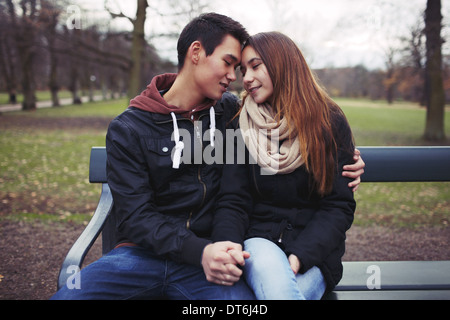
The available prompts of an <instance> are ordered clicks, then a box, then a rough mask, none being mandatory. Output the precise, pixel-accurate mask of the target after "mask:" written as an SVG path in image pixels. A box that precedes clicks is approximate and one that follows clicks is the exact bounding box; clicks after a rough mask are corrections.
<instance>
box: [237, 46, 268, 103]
mask: <svg viewBox="0 0 450 320" xmlns="http://www.w3.org/2000/svg"><path fill="white" fill-rule="evenodd" d="M241 71H242V75H243V80H244V89H245V90H246V91H247V92H248V93H249V94H250V95H251V96H252V97H253V100H255V102H256V103H264V102H266V101H270V100H271V97H272V95H273V84H272V79H270V76H269V72H268V71H267V68H266V65H265V64H264V63H263V61H262V59H261V57H260V56H259V55H258V54H257V53H256V51H255V50H254V49H253V48H252V47H250V46H247V47H246V48H245V49H244V51H242V62H241Z"/></svg>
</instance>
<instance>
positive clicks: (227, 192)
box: [213, 32, 356, 299]
mask: <svg viewBox="0 0 450 320" xmlns="http://www.w3.org/2000/svg"><path fill="white" fill-rule="evenodd" d="M241 70H242V73H243V80H244V88H245V90H246V93H245V95H244V98H243V106H242V109H241V111H240V115H239V127H240V130H241V132H242V136H243V138H244V142H245V146H246V150H247V152H248V153H249V156H250V159H251V161H249V162H250V163H253V164H247V165H226V166H225V169H224V174H223V180H222V184H221V192H220V198H219V201H218V204H217V211H216V215H215V223H214V232H213V240H214V241H220V240H231V241H233V242H236V243H244V247H245V251H246V252H248V253H250V258H249V259H247V260H246V262H245V266H244V275H245V277H246V280H247V283H248V284H249V285H250V286H251V288H252V289H253V291H254V293H255V295H256V297H257V298H258V299H320V298H321V297H322V296H323V294H324V293H325V292H326V291H329V290H332V289H333V288H334V287H335V285H336V284H337V283H338V282H339V280H340V279H341V277H342V263H341V257H342V256H343V254H344V252H345V243H344V242H345V233H346V231H347V230H348V229H349V228H350V226H351V224H352V222H353V214H354V210H355V206H356V204H355V201H354V198H353V191H352V190H351V188H349V182H350V179H349V178H346V177H344V176H343V175H342V168H343V167H344V165H346V164H350V163H353V162H354V160H353V154H354V150H355V146H354V142H353V136H352V132H351V130H350V127H349V124H348V122H347V120H346V118H345V115H344V113H343V112H342V110H341V109H340V108H339V107H338V106H337V105H336V104H335V103H334V102H333V101H332V100H331V99H330V97H329V96H328V95H327V94H326V92H325V91H324V90H323V89H322V88H321V87H320V85H319V84H318V83H317V81H316V80H315V78H314V76H313V74H312V72H311V70H310V69H309V67H308V65H307V63H306V61H305V59H304V57H303V55H302V53H301V51H300V50H299V49H298V47H297V46H296V44H295V43H294V42H293V41H292V40H291V39H290V38H288V37H287V36H285V35H283V34H281V33H278V32H270V33H260V34H257V35H255V36H252V37H250V38H249V39H248V41H247V42H246V44H245V46H244V50H243V52H242V62H241ZM244 240H245V242H244Z"/></svg>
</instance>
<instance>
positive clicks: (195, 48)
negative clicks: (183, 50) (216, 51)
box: [189, 41, 203, 65]
mask: <svg viewBox="0 0 450 320" xmlns="http://www.w3.org/2000/svg"><path fill="white" fill-rule="evenodd" d="M202 50H203V46H202V44H201V42H200V41H194V42H192V44H191V46H190V47H189V57H190V59H191V61H192V63H193V64H195V65H196V64H198V62H199V61H200V55H201V52H202Z"/></svg>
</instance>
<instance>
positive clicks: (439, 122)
mask: <svg viewBox="0 0 450 320" xmlns="http://www.w3.org/2000/svg"><path fill="white" fill-rule="evenodd" d="M441 21H442V15H441V1H440V0H428V1H427V8H426V10H425V34H426V37H427V44H426V47H427V62H426V77H427V81H426V84H427V86H428V87H427V93H428V97H427V119H426V127H425V133H424V138H425V140H428V141H442V140H444V139H445V131H444V114H445V113H444V107H445V96H444V85H443V80H442V52H441V47H442V38H441Z"/></svg>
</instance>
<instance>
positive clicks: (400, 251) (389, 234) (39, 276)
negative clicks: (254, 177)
mask: <svg viewBox="0 0 450 320" xmlns="http://www.w3.org/2000/svg"><path fill="white" fill-rule="evenodd" d="M83 229H84V226H83V225H79V224H71V223H43V222H24V221H9V220H3V221H0V233H1V237H0V300H47V299H49V298H50V297H51V296H52V294H53V293H54V292H55V290H56V283H57V277H58V272H59V268H60V267H61V263H62V261H63V260H64V257H65V255H66V254H67V252H68V250H69V249H70V247H71V245H72V244H73V242H74V241H75V239H76V238H77V237H78V235H79V234H80V233H81V232H82V231H83ZM449 248H450V228H445V229H441V228H428V229H419V230H406V229H405V230H402V229H390V228H387V227H358V226H353V227H352V228H351V229H350V231H349V232H348V237H347V252H346V254H345V256H344V260H346V261H352V260H365V261H382V260H450V250H449ZM100 256H101V246H100V241H99V240H97V242H96V243H95V244H94V246H93V247H92V249H91V252H90V253H89V254H88V256H87V257H86V261H85V264H88V263H91V262H92V261H94V260H96V259H97V258H98V257H100Z"/></svg>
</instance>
